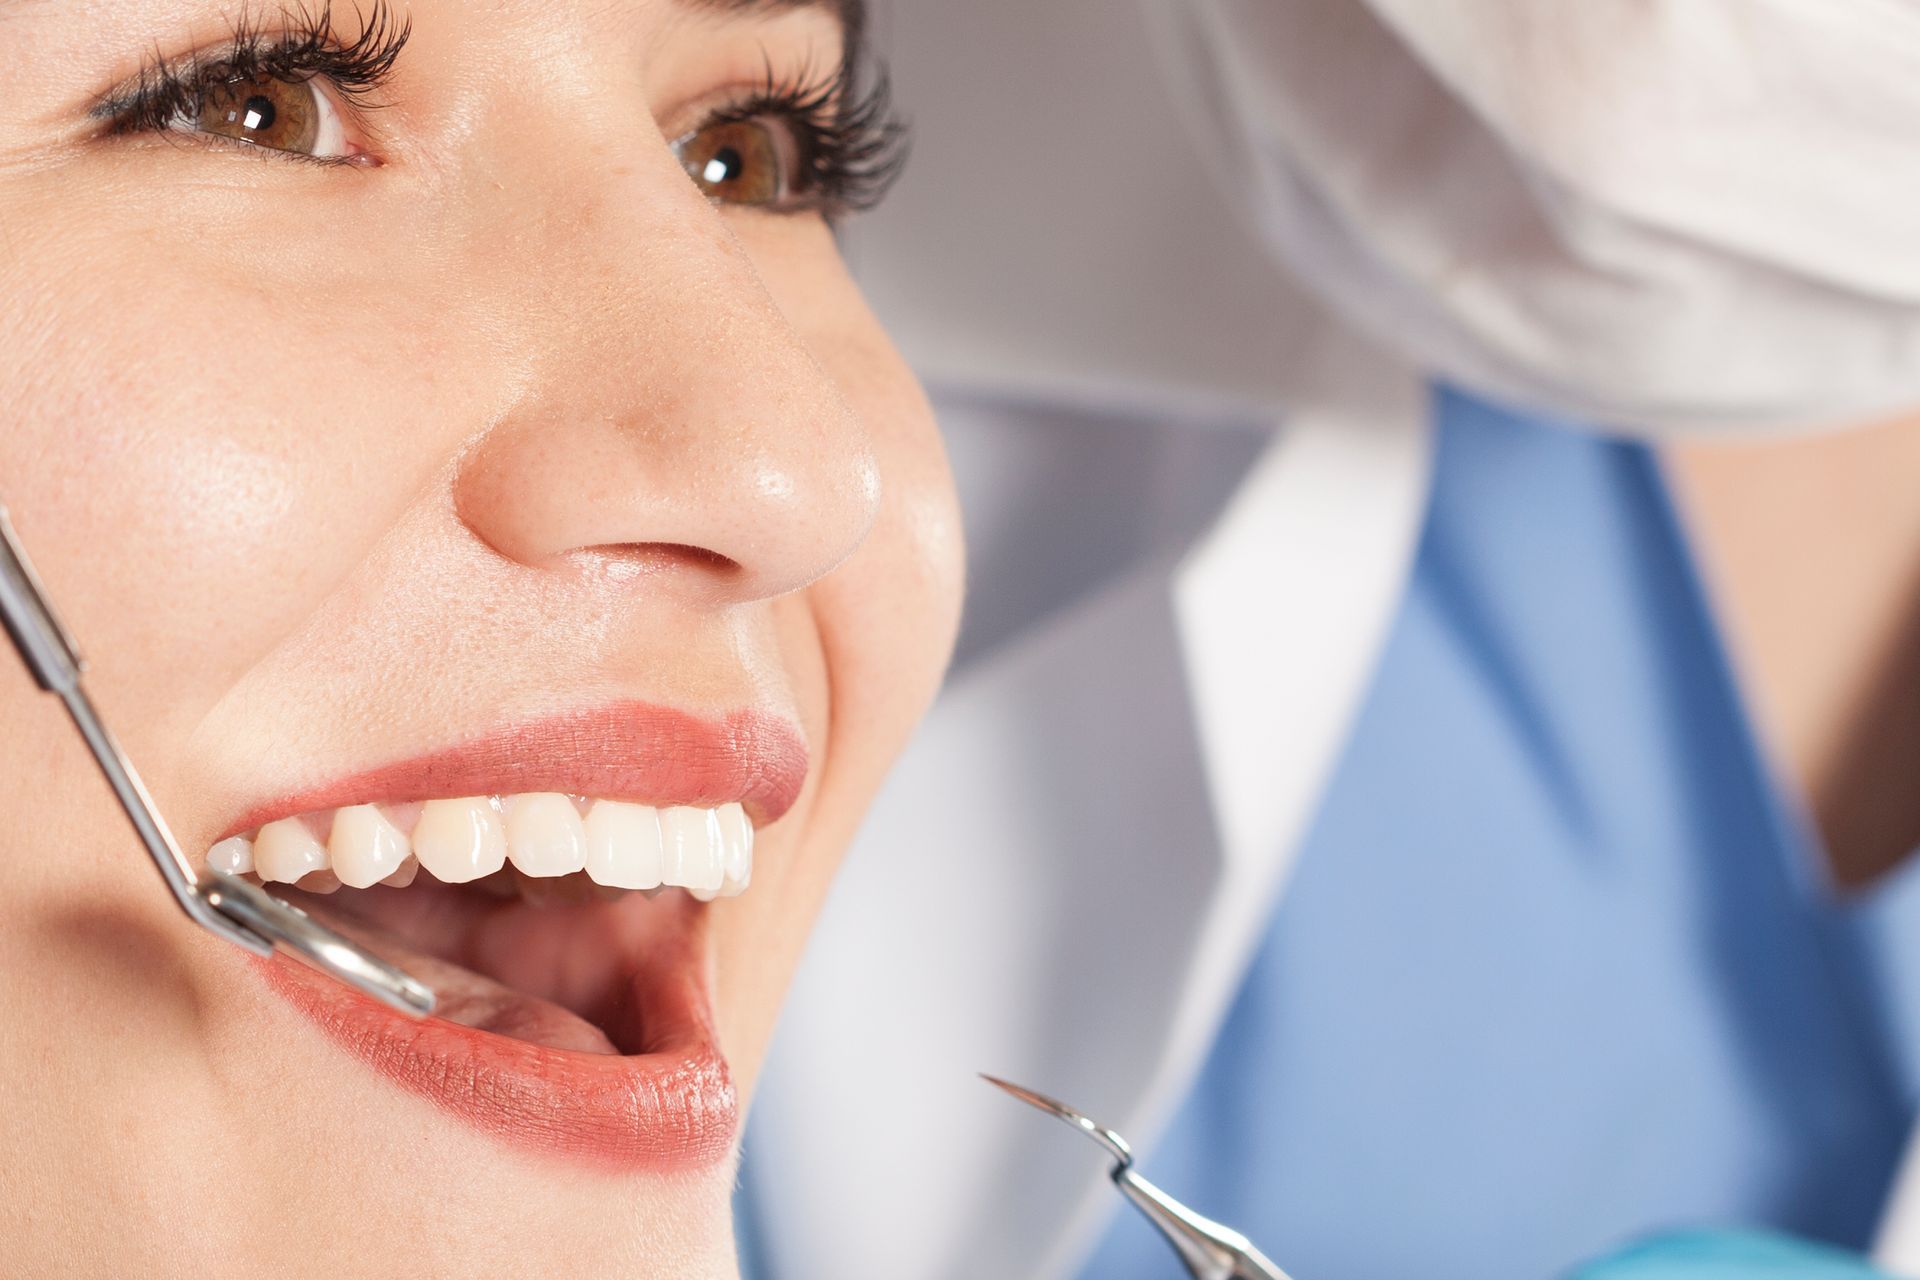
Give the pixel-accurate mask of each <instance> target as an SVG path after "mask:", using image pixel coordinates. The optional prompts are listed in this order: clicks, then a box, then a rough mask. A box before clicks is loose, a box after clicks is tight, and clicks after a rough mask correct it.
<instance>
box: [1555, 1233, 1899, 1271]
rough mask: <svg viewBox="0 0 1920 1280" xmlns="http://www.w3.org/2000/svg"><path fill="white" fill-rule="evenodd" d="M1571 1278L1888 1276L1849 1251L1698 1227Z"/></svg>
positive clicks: (1628, 1252)
mask: <svg viewBox="0 0 1920 1280" xmlns="http://www.w3.org/2000/svg"><path fill="white" fill-rule="evenodd" d="M1570 1280H1889V1277H1887V1276H1886V1275H1885V1273H1883V1272H1879V1271H1875V1270H1874V1269H1873V1268H1872V1267H1869V1266H1868V1265H1867V1264H1866V1263H1865V1262H1863V1261H1861V1259H1860V1258H1859V1257H1858V1256H1856V1255H1854V1254H1851V1253H1842V1252H1840V1251H1839V1250H1838V1249H1832V1248H1828V1247H1827V1246H1825V1245H1815V1244H1806V1243H1804V1242H1802V1241H1799V1240H1789V1239H1787V1238H1785V1237H1784V1236H1763V1235H1749V1234H1736V1233H1725V1234H1720V1233H1701V1234H1696V1235H1680V1236H1663V1237H1661V1238H1660V1239H1657V1240H1650V1241H1648V1242H1647V1243H1645V1244H1641V1245H1636V1246H1634V1247H1633V1248H1631V1249H1629V1250H1627V1251H1626V1252H1625V1253H1621V1254H1616V1255H1614V1256H1613V1257H1611V1258H1609V1259H1607V1260H1606V1261H1605V1262H1597V1263H1594V1264H1592V1265H1590V1266H1587V1267H1583V1268H1581V1269H1580V1270H1578V1271H1575V1272H1574V1273H1573V1275H1572V1276H1571V1277H1570Z"/></svg>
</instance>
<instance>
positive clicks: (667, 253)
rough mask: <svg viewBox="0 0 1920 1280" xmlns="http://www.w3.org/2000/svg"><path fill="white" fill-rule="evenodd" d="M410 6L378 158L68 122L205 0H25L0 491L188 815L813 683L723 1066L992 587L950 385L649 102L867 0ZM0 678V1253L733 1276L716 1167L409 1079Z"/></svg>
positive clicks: (204, 27) (110, 710) (216, 1265)
mask: <svg viewBox="0 0 1920 1280" xmlns="http://www.w3.org/2000/svg"><path fill="white" fill-rule="evenodd" d="M348 8H349V9H350V6H349V7H348ZM400 8H401V11H402V12H403V13H405V14H407V15H410V16H411V18H412V22H413V27H414V36H413V39H412V41H411V43H410V44H409V45H408V47H407V49H406V51H405V52H404V53H403V55H402V57H401V63H400V70H399V73H398V75H397V76H396V78H395V80H394V82H393V85H392V86H391V87H390V88H389V89H387V90H383V91H382V92H381V94H380V97H381V99H382V100H383V101H385V102H387V103H388V104H389V105H388V106H387V107H386V108H385V109H383V110H382V111H380V112H378V113H373V116H371V117H369V118H370V119H373V120H374V122H375V128H376V130H377V132H376V133H375V134H374V135H373V136H376V137H377V138H378V144H377V146H376V147H375V150H376V152H377V154H379V155H380V156H381V158H382V159H383V160H385V161H386V163H385V165H384V167H380V168H375V169H345V168H323V167H319V166H311V165H303V164H298V163H293V162H287V161H283V160H281V159H279V158H276V157H272V156H264V157H263V156H261V155H259V154H245V153H243V152H242V151H241V150H240V148H239V146H238V145H233V146H231V147H228V148H219V147H214V148H202V147H200V146H198V145H190V146H182V145H169V143H168V141H167V140H165V139H157V138H152V137H147V138H103V137H101V136H100V130H99V125H98V122H95V121H89V120H88V119H87V118H86V107H87V105H88V104H89V102H90V99H91V96H92V95H94V94H98V93H100V92H103V91H105V90H107V89H110V88H112V87H113V86H114V85H115V84H117V83H118V82H119V81H120V80H122V79H123V78H124V77H126V76H128V75H130V74H131V73H132V72H133V71H134V70H136V69H137V67H138V65H139V62H140V59H141V57H142V56H143V55H144V54H146V53H148V52H149V51H150V50H151V48H152V46H153V44H154V43H155V42H156V41H158V42H160V43H161V45H162V46H163V52H165V53H166V54H168V55H169V56H172V55H176V54H180V55H184V54H186V53H189V52H191V51H193V50H194V49H195V48H198V47H201V46H202V45H205V46H208V47H215V46H217V45H218V43H219V42H220V41H221V40H222V39H223V38H224V36H225V33H226V29H227V28H226V24H225V22H224V21H223V18H222V13H221V6H220V5H219V4H216V3H200V2H194V0H138V2H136V0H125V2H124V3H114V4H109V5H82V4H79V3H65V2H61V3H41V2H39V0H0V43H4V44H5V45H6V47H7V49H8V53H9V56H8V58H7V59H6V62H5V67H4V69H0V409H3V410H4V412H0V498H4V500H5V501H6V502H7V504H8V505H9V507H10V508H11V509H12V511H13V513H14V517H15V523H16V525H17V526H18V528H19V530H20V534H21V537H22V539H23V541H25V543H26V544H27V546H28V547H29V548H30V549H31V551H32V553H33V555H34V557H35V559H36V561H37V562H38V565H39V567H40V570H41V575H42V577H43V578H44V579H45V580H46V582H47V584H48V587H49V589H50V591H51V592H52V593H53V595H54V598H55V601H56V603H57V604H58V606H59V607H60V609H61V610H62V612H63V613H64V615H65V616H66V621H67V622H68V624H69V627H70V629H71V630H72V631H73V632H74V634H75V635H76V637H77V638H78V640H79V643H80V645H81V647H82V649H83V650H84V651H85V652H87V653H88V654H89V656H90V658H91V661H92V666H91V668H90V675H89V679H90V686H91V688H92V690H93V694H94V697H95V699H96V701H97V702H98V703H99V704H100V706H101V707H102V709H103V711H104V712H105V714H106V716H107V718H108V721H109V723H111V724H113V725H114V726H115V727H116V729H117V732H118V733H119V735H120V736H121V738H122V740H123V743H124V745H125V746H126V747H127V749H128V751H129V753H130V754H131V755H132V756H133V758H134V759H135V761H136V762H137V763H138V764H139V765H140V767H141V768H142V770H143V771H144V773H145V775H146V778H147V781H148V784H149V787H150V789H151V790H152V792H153V794H154V796H155V797H156V799H157V801H158V802H159V805H160V807H161V809H162V811H163V812H164V813H166V814H167V815H168V817H169V819H170V821H171V823H172V824H173V827H174V829H175V832H176V834H177V835H178V836H179V837H180V840H181V842H182V844H183V845H185V846H186V847H188V848H189V849H195V850H200V849H204V848H205V847H206V845H207V844H208V843H210V842H211V841H212V840H213V839H214V838H216V837H217V836H218V835H219V834H221V832H222V829H223V828H224V827H225V826H226V825H227V824H228V823H230V822H231V821H233V819H234V818H235V816H236V815H237V814H239V813H240V812H242V811H243V810H245V809H247V808H248V807H249V806H250V805H252V804H255V803H258V802H260V801H261V800H263V799H266V798H270V797H272V796H274V795H276V794H284V793H287V792H289V791H292V790H296V789H299V788H301V787H302V786H304V785H308V784H311V783H313V782H316V781H320V780H324V779H327V778H333V777H338V776H341V775H343V774H346V773H351V772H356V771H358V770H360V769H362V768H365V767H368V766H371V765H375V764H379V763H382V762H384V761H387V760H391V759H395V758H400V757H405V756H410V755H413V754H416V753H419V752H422V751H426V750H431V749H434V748H436V747H439V746H443V745H446V744H448V743H451V742H453V741H455V740H457V739H458V738H460V737H462V736H465V735H467V734H469V733H471V732H475V731H478V730H481V729H485V728H489V727H493V726H496V725H499V724H501V723H503V722H505V721H508V720H517V719H522V718H529V717H532V716H535V715H539V714H542V713H544V712H548V711H552V710H557V709H560V708H562V707H569V706H578V705H582V704H593V703H598V702H602V701H605V700H607V699H609V698H613V697H637V698H642V699H647V700H652V701H656V702H663V703H667V704H671V705H674V706H679V707H685V708H689V709H695V710H708V709H723V708H728V707H734V706H741V705H756V706H765V707H771V708H775V709H779V710H783V711H786V712H788V713H790V714H792V715H793V716H795V717H796V718H797V719H798V721H799V722H800V724H801V725H802V726H803V727H804V729H805V732H806V736H807V741H808V743H809V746H810V749H811V758H812V768H811V772H810V776H809V779H808V783H807V787H806V790H805V792H804V794H803V796H802V798H801V800H800V802H799V803H798V804H797V805H796V807H795V808H794V810H793V811H792V812H791V813H790V814H789V815H788V816H787V817H786V818H784V819H783V820H782V821H780V822H779V823H777V824H775V825H774V826H772V827H770V828H768V829H766V830H765V831H763V832H762V833H761V835H760V839H759V842H758V848H757V850H756V853H757V859H756V861H757V865H756V873H755V878H754V883H753V887H752V890H751V891H750V892H748V893H747V894H746V895H745V896H744V897H742V898H740V899H737V900H733V901H729V902H722V903H718V904H715V906H714V908H713V910H714V912H715V916H716V919H715V934H716V938H715V965H716V978H715V992H716V995H715V1003H716V1009H717V1015H718V1018H719V1023H720V1033H721V1041H722V1047H723V1049H724V1050H725V1051H726V1053H727V1055H728V1057H729V1059H730V1061H731V1063H732V1066H733V1070H734V1075H735V1079H736V1082H737V1083H738V1085H739V1086H740V1088H741V1090H742V1093H743V1096H744V1095H746V1094H749V1093H750V1091H751V1087H752V1083H753V1080H754V1076H755V1074H756V1072H757V1070H758V1067H759V1064H760V1061H761V1058H762V1056H763V1054H764V1051H765V1047H766V1043H767V1040H768V1037H769V1035H770V1033H771V1030H772V1026H773V1020H774V1015H775V1011H776V1010H777V1008H778V1006H779V1003H780V1000H781V997H782V994H783V992H784V989H785V987H786V984H787V982H788V979H789V976H790V975H791V973H792V971H793V968H794V965H795V963H796V961H797V957H798V954H799V951H800V948H801V945H802V943H803V941H804V939H805V937H806V935H807V932H808V929H809V927H810V925H811V922H812V920H813V918H814V916H815V913H816V911H817V910H818V908H819V906H820V903H821V901H822V898H823V896H824V894H825V893H826V891H827V888H828V885H829V882H830V880H831V878H832V876H833V873H834V871H835V869H836V866H837V864H838V862H839V860H840V858H841V856H842V853H843V851H844V850H845V848H846V845H847V843H848V840H849V839H850V836H851V834H852V832H853V830H854V828H855V826H856V824H857V823H858V821H859V819H860V817H861V816H862V814H863V813H864V811H865V809H866V807H867V804H868V801H869V799H870V797H871V796H872V793H873V791H874V790H875V788H876V787H877V785H878V783H879V781H880V779H881V778H882V776H883V774H884V773H885V771H886V769H887V767H888V766H889V764H890V762H891V761H892V759H893V757H894V756H895V754H896V753H897V751H898V749H899V748H900V746H901V744H902V742H903V741H904V739H905V737H906V736H907V734H908V732H909V731H910V729H911V727H912V726H913V724H914V723H915V722H916V720H917V719H918V717H919V715H920V714H921V713H922V711H923V710H924V709H925V707H926V705H927V703H928V702H929V700H930V699H931V697H932V694H933V692H934V690H935V687H936V685H937V683H938V680H939V676H940V674H941V672H942V670H943V668H944V665H945V662H946V659H947V656H948V654H949V651H950V648H951V644H952V637H953V630H954V627H955V624H956V619H957V613H958V607H959V595H960V581H961V563H960V558H961V553H960V546H959V536H958V530H957V518H956V513H955V508H954V502H953V495H952V490H951V485H950V481H949V478H948V475H947V471H946V466H945V462H944V458H943V455H942V452H941V448H940V445H939V441H938V438H937V435H936V432H935V428H934V424H933V421H932V418H931V416H930V413H929V411H928V408H927V406H926V403H925V401H924V399H923V397H922V395H921V393H920V391H919V388H918V387H917V385H916V384H915V382H914V381H913V379H912V378H911V376H910V375H909V374H908V372H907V370H906V369H905V368H904V366H903V365H902V363H901V362H900V360H899V358H898V357H897V355H896V353H895V352H894V351H893V349H892V348H891V347H890V345H889V344H888V342H887V340H886V338H885V337H884V335H883V334H882V333H881V331H880V330H879V328H878V327H877V325H876V324H875V322H874V320H873V318H872V317H871V315H870V314H869V313H868V312H867V310H866V309H865V307H864V305H863V303H862V301H861V299H860V297H859V295H858V293H857V291H856V290H855V288H854V286H853V285H852V283H851V282H850V281H849V279H848V277H847V275H846V273H845V271H844V269H843V267H842V264H841V261H840V259H839V256H838V253H837V250H836V246H835V241H834V239H833V236H832V233H831V231H830V229H829V228H828V227H827V225H826V224H825V223H824V222H823V221H822V220H821V219H820V218H819V217H817V216H815V215H811V214H806V215H778V214H771V213H767V212H764V211H758V210H752V209H746V208H741V207H732V208H723V207H716V206H715V205H714V204H712V203H711V202H710V201H708V200H707V199H706V198H705V197H704V196H703V195H702V194H701V193H700V192H699V191H698V190H697V189H696V188H695V186H694V185H693V184H692V183H691V182H690V181H689V180H688V178H687V176H686V175H685V174H684V173H683V172H682V170H681V169H680V167H679V165H678V162H677V160H676V159H675V157H674V156H673V154H672V153H671V151H670V149H669V147H668V144H667V142H666V139H667V138H669V137H675V136H679V134H678V131H679V130H681V129H684V128H688V127H692V125H693V124H694V123H697V121H698V119H699V118H700V117H699V111H698V110H695V111H694V112H693V114H692V115H691V116H689V115H688V112H689V110H690V104H692V106H694V107H697V106H699V104H701V103H704V102H707V101H710V100H711V99H712V98H713V96H714V95H715V94H718V93H722V92H723V91H727V90H731V89H735V88H739V87H742V86H751V85H754V84H757V83H758V82H759V81H760V79H761V77H762V74H763V70H764V64H763V57H766V58H771V60H772V62H773V65H774V66H775V68H776V69H777V70H780V71H786V72H794V71H797V70H799V69H800V67H801V66H802V65H812V66H818V65H820V62H821V59H822V58H823V57H827V58H831V57H833V56H837V51H838V48H839V39H840V30H839V27H838V23H837V19H836V18H835V17H834V15H833V14H831V13H830V12H827V11H823V10H796V11H783V12H777V13H776V12H770V11H763V12H754V13H750V14H746V15H734V16H731V17H717V16H711V15H693V14H690V13H689V12H688V11H686V10H684V9H682V8H680V7H678V6H677V4H675V3H671V2H670V0H623V2H621V3H614V4H607V3H585V2H584V0H581V2H579V3H573V2H569V0H502V2H501V3H497V4H488V5H474V4H470V3H467V2H466V0H458V2H456V0H414V2H413V3H411V4H410V5H404V6H401V7H400ZM345 20H346V21H348V22H350V21H351V13H350V12H349V13H347V15H346V18H345ZM702 109H704V108H702ZM0 724H4V725H5V726H6V732H4V733H0V861H3V862H4V866H5V870H6V874H7V878H8V892H7V893H6V894H5V895H4V896H0V975H4V976H3V977H0V1023H3V1024H4V1025H5V1026H6V1028H7V1031H6V1034H5V1035H4V1036H0V1078H4V1079H5V1080H7V1081H8V1093H9V1100H8V1119H7V1123H6V1124H4V1125H0V1242H3V1243H4V1252H5V1254H6V1256H7V1258H8V1262H7V1268H8V1270H9V1271H15V1272H17V1273H19V1274H31V1275H45V1274H63V1275H70V1274H74V1275H132V1274H177V1275H186V1274H193V1275H220V1274H232V1275H262V1274H275V1275H288V1274H326V1275H354V1274H380V1275H390V1274H395V1273H396V1272H397V1271H399V1272H404V1273H406V1274H412V1275H444V1276H482V1275H496V1274H498V1275H529V1274H549V1275H562V1274H580V1275H616V1274H617V1275H636V1276H653V1275H658V1276H675V1277H698V1276H724V1275H731V1274H733V1273H734V1260H733V1249H732V1241H731V1224H730V1219H729V1211H728V1199H729V1194H730V1191H731V1189H732V1170H731V1168H730V1167H720V1168H716V1169H713V1170H711V1171H708V1172H705V1173H701V1174H698V1175H687V1176H671V1177H669V1176H663V1175H655V1174H622V1175H614V1174H609V1173H606V1172H601V1171H594V1170H587V1169H582V1168H577V1167H574V1166H571V1165H565V1164H561V1163H559V1162H557V1161H555V1160H553V1159H552V1158H549V1157H541V1156H537V1155H532V1154H527V1153H523V1152H521V1151H518V1150H515V1149H511V1148H509V1147H506V1146H503V1145H501V1144H499V1143H498V1142H496V1141H495V1140H493V1139H490V1138H488V1137H486V1136H483V1135H481V1134H479V1133H477V1132H474V1131H472V1130H470V1129H468V1128H467V1127H465V1126H464V1125H463V1124H461V1123H460V1122H459V1121H457V1120H456V1119H454V1118H453V1117H451V1116H449V1115H446V1114H445V1113H443V1112H441V1111H439V1110H438V1109H436V1108H434V1107H433V1106H432V1105H431V1104H429V1103H427V1102H425V1101H422V1100H420V1099H418V1098H416V1097H414V1096H412V1095H410V1094H406V1093H403V1092H401V1091H400V1090H398V1089H397V1088H395V1087H394V1086H392V1085H390V1084H388V1083H387V1082H385V1081H384V1080H382V1079H380V1078H378V1077H376V1076H375V1075H373V1074H372V1073H371V1072H370V1071H369V1070H367V1069H366V1068H365V1067H364V1066H363V1065H361V1064H360V1063H359V1062H358V1060H356V1059H351V1058H349V1057H347V1056H346V1055H344V1054H343V1053H342V1052H341V1051H340V1050H339V1049H337V1048H336V1047H335V1046H334V1045H333V1044H332V1043H331V1042H330V1041H329V1040H327V1039H326V1038H325V1037H323V1036H322V1034H321V1033H320V1032H319V1031H318V1030H317V1029H316V1028H315V1027H314V1026H313V1025H312V1024H311V1023H309V1022H308V1021H306V1020H305V1019H304V1018H303V1017H301V1016H300V1015H298V1014H297V1013H295V1012H294V1011H293V1010H292V1009H291V1008H289V1007H288V1006H287V1005H286V1004H285V1003H283V1002H282V1001H281V1000H279V999H278V998H277V997H276V996H274V995H272V994H271V993H270V992H269V991H268V989H267V986H266V984H265V983H264V982H263V981H262V980H261V977H260V975H259V974H258V973H257V972H256V971H255V970H254V969H253V967H252V966H251V962H250V961H248V960H247V959H246V958H245V957H244V956H243V954H242V953H241V952H239V951H238V950H237V949H235V948H233V947H231V946H228V945H226V944H224V943H221V942H218V941H216V940H214V939H212V938H211V937H209V936H208V935H205V934H203V933H201V932H199V931H198V930H196V929H194V928H193V927H192V926H190V925H188V924H187V923H186V922H185V921H184V920H183V919H182V918H181V916H180V915H179V913H178V911H177V910H176V908H175V907H174V905H173V904H172V902H171V900H170V899H169V898H167V897H166V896H165V894H164V893H163V891H162V889H161V887H160V885H159V883H158V880H157V878H156V877H155V875H154V872H153V870H152V868H151V867H150V866H149V865H148V864H147V863H146V861H145V859H144V857H143V856H142V855H141V854H140V853H139V852H138V851H137V849H136V848H135V846H134V844H133V842H132V840H131V838H130V836H129V833H128V829H127V827H126V825H125V820H124V818H123V817H122V816H120V814H119V813H118V811H117V810H116V809H115V808H114V807H113V805H112V802H111V800H110V799H109V797H108V795H107V792H106V790H105V787H104V784H103V783H102V782H101V781H100V780H99V778H98V776H97V774H96V773H95V771H94V770H93V768H92V766H91V765H90V763H89V762H88V761H87V760H86V758H85V757H84V756H83V755H82V753H81V751H80V749H79V746H78V743H77V740H76V738H75V736H74V734H73V732H72V730H71V728H70V727H69V726H68V725H67V724H66V723H65V721H64V719H63V717H62V715H61V713H60V712H59V710H58V708H57V704H55V703H54V702H53V701H52V700H51V699H49V698H47V697H45V696H44V695H42V694H39V693H38V692H37V691H36V690H35V689H34V688H33V686H32V685H31V684H30V682H29V681H28V680H27V679H26V677H25V674H24V672H23V671H21V670H20V669H19V668H18V667H17V664H11V663H0ZM396 1250H398V1251H399V1252H398V1253H396V1252H395V1251H396ZM396 1258H399V1259H402V1260H403V1261H399V1262H397V1261H396Z"/></svg>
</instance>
